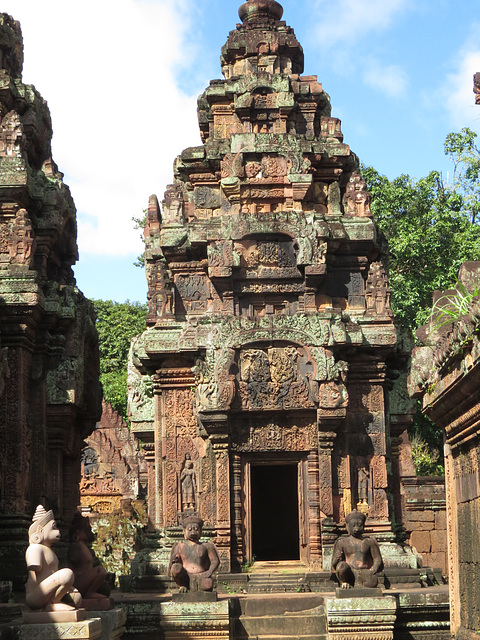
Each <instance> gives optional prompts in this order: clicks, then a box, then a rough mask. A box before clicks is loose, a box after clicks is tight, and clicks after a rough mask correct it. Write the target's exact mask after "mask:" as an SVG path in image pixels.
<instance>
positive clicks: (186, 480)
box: [180, 453, 197, 511]
mask: <svg viewBox="0 0 480 640" xmlns="http://www.w3.org/2000/svg"><path fill="white" fill-rule="evenodd" d="M180 485H181V489H182V511H185V510H188V509H191V510H192V511H193V510H194V509H195V495H196V493H197V476H196V474H195V469H194V468H193V461H192V458H191V457H190V454H189V453H186V454H185V462H184V463H183V469H182V473H181V474H180Z"/></svg>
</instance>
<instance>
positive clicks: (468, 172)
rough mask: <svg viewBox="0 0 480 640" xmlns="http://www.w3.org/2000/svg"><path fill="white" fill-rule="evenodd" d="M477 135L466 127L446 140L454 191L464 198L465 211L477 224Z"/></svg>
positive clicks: (479, 191)
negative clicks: (451, 164)
mask: <svg viewBox="0 0 480 640" xmlns="http://www.w3.org/2000/svg"><path fill="white" fill-rule="evenodd" d="M476 137H477V134H476V133H475V132H474V131H472V130H471V129H469V128H468V127H464V128H463V129H462V130H461V132H460V133H449V134H448V136H447V137H446V139H445V145H444V149H445V155H447V156H448V157H449V158H450V159H451V161H452V163H453V180H452V189H453V190H454V191H455V192H456V193H459V194H460V195H461V196H462V198H463V203H464V209H465V211H466V212H468V214H469V216H470V222H472V223H475V222H477V220H478V215H479V213H480V149H478V147H477V145H476V144H475V139H476Z"/></svg>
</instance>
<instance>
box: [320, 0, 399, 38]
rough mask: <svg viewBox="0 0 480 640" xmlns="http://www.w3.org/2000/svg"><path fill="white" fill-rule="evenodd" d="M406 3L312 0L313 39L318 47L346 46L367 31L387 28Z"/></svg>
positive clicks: (370, 0)
mask: <svg viewBox="0 0 480 640" xmlns="http://www.w3.org/2000/svg"><path fill="white" fill-rule="evenodd" d="M409 4H410V2H409V0H337V2H332V0H316V2H315V4H314V7H315V11H316V14H317V16H318V26H317V27H316V28H315V35H316V38H317V39H318V43H319V45H320V46H321V47H322V48H326V49H332V50H333V47H335V46H337V45H341V46H342V47H344V48H345V47H346V48H347V49H349V48H351V47H352V46H353V45H355V43H356V42H358V41H360V40H362V39H365V38H367V37H369V36H370V35H371V33H373V32H378V31H384V30H385V29H387V28H388V27H390V25H391V24H392V22H393V20H394V19H395V18H396V17H397V15H398V14H399V13H401V12H403V11H405V10H406V9H407V8H408V5H409Z"/></svg>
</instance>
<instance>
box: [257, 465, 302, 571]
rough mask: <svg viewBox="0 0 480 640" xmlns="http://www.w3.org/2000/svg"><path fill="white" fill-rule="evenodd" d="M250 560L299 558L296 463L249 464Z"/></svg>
mask: <svg viewBox="0 0 480 640" xmlns="http://www.w3.org/2000/svg"><path fill="white" fill-rule="evenodd" d="M250 487H251V494H250V495H251V541H252V559H253V558H254V559H255V560H267V561H268V560H299V559H300V535H299V500H298V464H270V465H266V464H263V465H252V466H251V478H250Z"/></svg>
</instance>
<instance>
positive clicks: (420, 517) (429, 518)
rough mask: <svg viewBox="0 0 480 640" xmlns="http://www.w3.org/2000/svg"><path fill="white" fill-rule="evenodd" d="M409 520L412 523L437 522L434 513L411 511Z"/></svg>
mask: <svg viewBox="0 0 480 640" xmlns="http://www.w3.org/2000/svg"><path fill="white" fill-rule="evenodd" d="M408 519H409V520H410V521H411V522H435V513H434V512H433V511H409V512H408Z"/></svg>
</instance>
